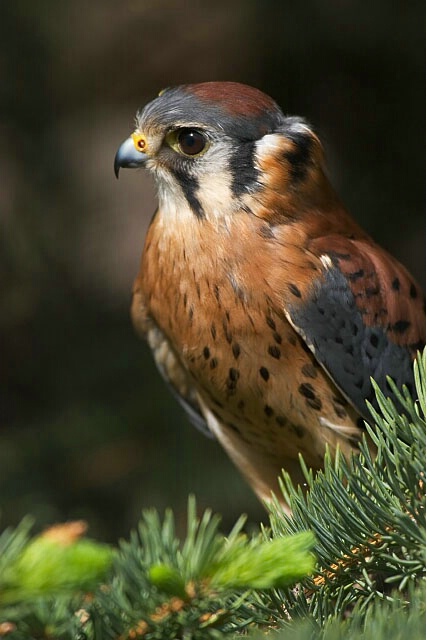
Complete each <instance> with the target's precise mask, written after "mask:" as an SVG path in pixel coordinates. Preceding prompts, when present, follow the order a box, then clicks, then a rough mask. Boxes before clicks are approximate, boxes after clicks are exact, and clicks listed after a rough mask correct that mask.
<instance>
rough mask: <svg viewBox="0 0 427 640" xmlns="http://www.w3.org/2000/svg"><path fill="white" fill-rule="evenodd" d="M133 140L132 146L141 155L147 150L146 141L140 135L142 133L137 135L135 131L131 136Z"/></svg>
mask: <svg viewBox="0 0 427 640" xmlns="http://www.w3.org/2000/svg"><path fill="white" fill-rule="evenodd" d="M131 138H132V140H133V144H134V145H135V149H136V150H137V151H140V152H141V153H146V150H147V141H146V139H145V138H144V136H143V135H142V133H138V132H137V131H135V132H134V133H132V136H131Z"/></svg>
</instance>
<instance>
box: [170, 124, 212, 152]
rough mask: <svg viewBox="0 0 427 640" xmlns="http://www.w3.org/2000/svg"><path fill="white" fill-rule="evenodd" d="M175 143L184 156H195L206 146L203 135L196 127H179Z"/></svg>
mask: <svg viewBox="0 0 427 640" xmlns="http://www.w3.org/2000/svg"><path fill="white" fill-rule="evenodd" d="M176 140H177V143H178V146H179V148H180V150H181V151H182V153H185V155H186V156H196V155H197V154H198V153H201V152H202V151H203V149H204V148H205V147H206V142H207V141H206V138H205V136H204V135H203V134H202V133H200V131H197V129H181V131H180V132H179V133H178V135H177V138H176Z"/></svg>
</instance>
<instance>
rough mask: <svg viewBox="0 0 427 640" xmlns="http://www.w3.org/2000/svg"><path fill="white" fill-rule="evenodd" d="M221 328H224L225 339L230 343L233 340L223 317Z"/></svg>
mask: <svg viewBox="0 0 427 640" xmlns="http://www.w3.org/2000/svg"><path fill="white" fill-rule="evenodd" d="M222 328H223V329H224V335H225V339H226V340H227V342H228V344H231V343H232V342H233V336H232V333H231V331H230V329H229V327H228V324H227V320H226V319H225V318H224V320H223V321H222Z"/></svg>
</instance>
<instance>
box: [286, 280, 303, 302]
mask: <svg viewBox="0 0 427 640" xmlns="http://www.w3.org/2000/svg"><path fill="white" fill-rule="evenodd" d="M288 287H289V291H290V292H291V293H292V294H293V295H294V296H296V297H297V298H301V291H300V290H299V289H298V287H297V286H296V284H292V283H290V284H288Z"/></svg>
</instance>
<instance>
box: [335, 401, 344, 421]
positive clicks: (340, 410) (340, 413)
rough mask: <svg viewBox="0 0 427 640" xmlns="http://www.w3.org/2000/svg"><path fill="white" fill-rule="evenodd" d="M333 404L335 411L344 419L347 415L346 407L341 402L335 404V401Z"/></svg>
mask: <svg viewBox="0 0 427 640" xmlns="http://www.w3.org/2000/svg"><path fill="white" fill-rule="evenodd" d="M332 406H333V408H334V411H335V413H336V414H337V416H338V418H341V419H342V420H344V418H346V417H347V411H346V410H345V409H344V407H342V406H341V405H339V404H335V403H332Z"/></svg>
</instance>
